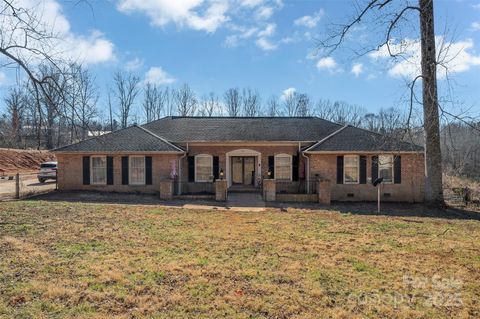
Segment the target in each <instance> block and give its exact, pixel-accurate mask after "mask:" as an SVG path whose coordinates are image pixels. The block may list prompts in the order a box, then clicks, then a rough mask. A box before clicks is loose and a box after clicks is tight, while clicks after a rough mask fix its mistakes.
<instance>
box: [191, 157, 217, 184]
mask: <svg viewBox="0 0 480 319" xmlns="http://www.w3.org/2000/svg"><path fill="white" fill-rule="evenodd" d="M212 179H213V157H212V156H211V155H208V154H200V155H197V156H195V182H209V181H211V180H212Z"/></svg>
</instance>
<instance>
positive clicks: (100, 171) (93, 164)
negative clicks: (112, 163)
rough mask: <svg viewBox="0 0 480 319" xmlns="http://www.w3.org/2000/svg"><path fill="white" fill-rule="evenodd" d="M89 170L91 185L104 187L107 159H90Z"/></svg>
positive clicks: (102, 157)
mask: <svg viewBox="0 0 480 319" xmlns="http://www.w3.org/2000/svg"><path fill="white" fill-rule="evenodd" d="M90 168H91V169H90V172H91V176H90V178H91V181H92V182H91V183H92V185H105V184H106V183H107V157H106V156H92V157H90Z"/></svg>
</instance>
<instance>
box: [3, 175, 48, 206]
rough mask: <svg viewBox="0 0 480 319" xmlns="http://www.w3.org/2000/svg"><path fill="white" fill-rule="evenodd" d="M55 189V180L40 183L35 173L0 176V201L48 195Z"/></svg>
mask: <svg viewBox="0 0 480 319" xmlns="http://www.w3.org/2000/svg"><path fill="white" fill-rule="evenodd" d="M56 188H57V182H56V179H48V180H42V181H40V180H39V178H38V177H37V174H36V173H22V174H14V175H12V174H9V175H3V176H0V200H11V199H19V198H26V197H29V196H32V195H37V194H43V193H48V192H51V191H53V190H55V189H56Z"/></svg>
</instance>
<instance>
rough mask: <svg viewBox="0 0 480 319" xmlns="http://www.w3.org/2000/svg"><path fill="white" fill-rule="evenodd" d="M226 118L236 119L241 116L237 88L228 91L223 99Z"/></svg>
mask: <svg viewBox="0 0 480 319" xmlns="http://www.w3.org/2000/svg"><path fill="white" fill-rule="evenodd" d="M223 99H224V101H225V107H226V108H227V113H228V116H232V117H237V116H240V115H241V97H240V91H239V89H237V88H230V89H228V90H227V91H226V92H225V94H224V97H223Z"/></svg>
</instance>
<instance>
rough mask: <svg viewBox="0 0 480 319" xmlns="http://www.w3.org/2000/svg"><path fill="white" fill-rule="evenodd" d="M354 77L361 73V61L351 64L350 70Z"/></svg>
mask: <svg viewBox="0 0 480 319" xmlns="http://www.w3.org/2000/svg"><path fill="white" fill-rule="evenodd" d="M351 72H352V73H353V74H354V75H355V77H357V78H358V77H359V76H360V74H362V73H363V64H362V63H355V64H354V65H353V66H352V71H351Z"/></svg>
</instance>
